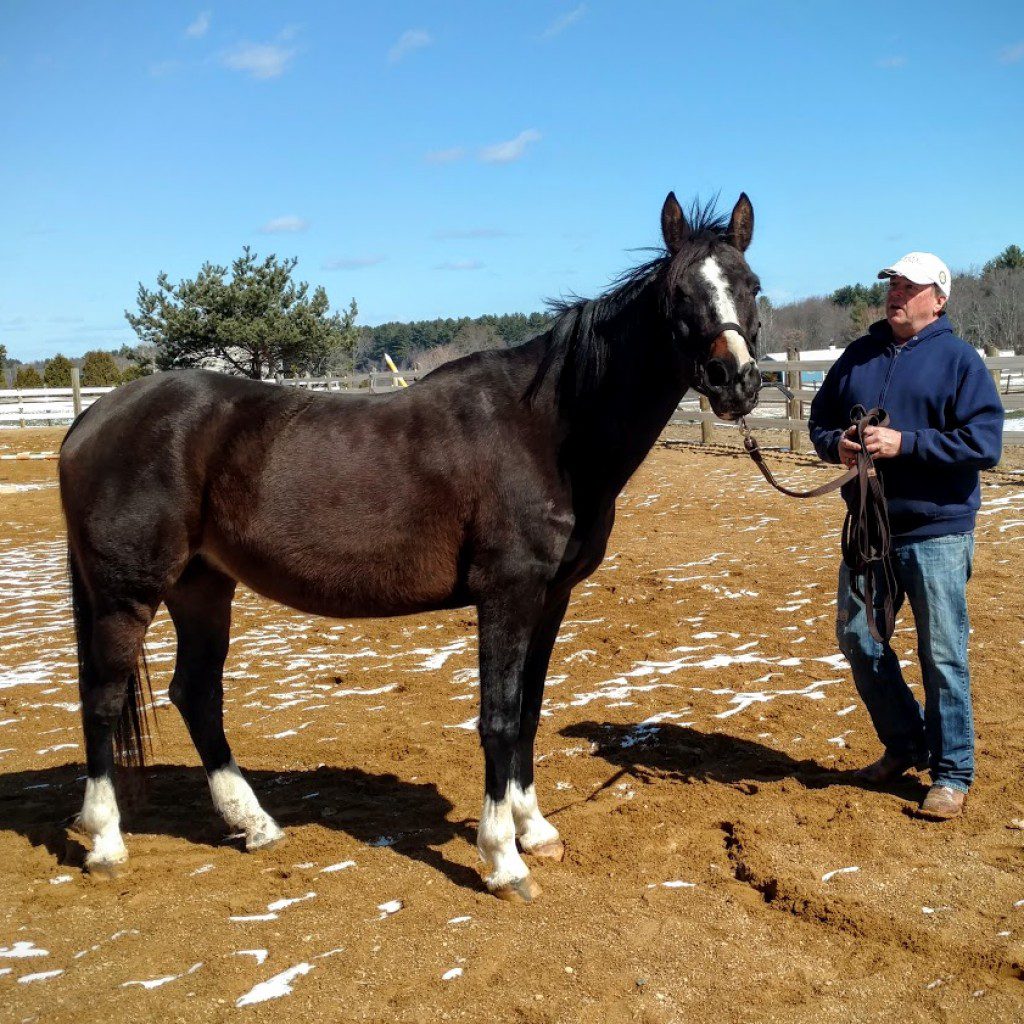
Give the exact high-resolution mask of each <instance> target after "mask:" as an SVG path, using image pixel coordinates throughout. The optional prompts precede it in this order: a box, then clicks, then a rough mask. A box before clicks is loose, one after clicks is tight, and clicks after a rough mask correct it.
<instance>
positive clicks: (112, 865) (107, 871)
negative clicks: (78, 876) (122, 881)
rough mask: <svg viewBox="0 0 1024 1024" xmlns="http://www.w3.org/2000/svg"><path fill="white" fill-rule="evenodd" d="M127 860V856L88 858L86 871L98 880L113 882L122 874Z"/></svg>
mask: <svg viewBox="0 0 1024 1024" xmlns="http://www.w3.org/2000/svg"><path fill="white" fill-rule="evenodd" d="M127 862H128V861H127V858H125V859H124V860H100V859H99V858H97V859H96V860H90V859H88V858H86V861H85V865H84V866H85V873H86V874H87V875H88V876H89V877H90V878H95V879H96V881H97V882H112V881H113V880H114V879H115V878H119V877H120V876H121V874H122V873H123V872H124V868H125V865H126V864H127Z"/></svg>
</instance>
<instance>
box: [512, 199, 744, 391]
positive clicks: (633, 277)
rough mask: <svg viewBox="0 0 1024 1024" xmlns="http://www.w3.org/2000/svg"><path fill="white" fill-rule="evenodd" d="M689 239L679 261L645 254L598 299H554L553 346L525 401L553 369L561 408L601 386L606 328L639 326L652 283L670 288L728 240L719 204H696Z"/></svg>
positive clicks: (663, 253) (660, 250)
mask: <svg viewBox="0 0 1024 1024" xmlns="http://www.w3.org/2000/svg"><path fill="white" fill-rule="evenodd" d="M716 198H717V197H716ZM686 220H687V223H688V224H689V226H690V235H689V238H688V239H687V241H686V244H685V245H684V246H683V248H682V249H680V250H679V252H678V253H676V254H675V255H674V256H673V255H672V253H670V252H669V251H668V250H667V249H665V248H664V247H663V246H658V247H653V248H650V249H646V250H641V251H645V252H653V253H654V255H653V256H652V257H651V258H650V259H648V260H645V261H644V262H643V263H640V264H638V265H637V266H634V267H630V268H629V269H628V270H626V271H624V272H623V273H622V274H620V275H619V276H618V277H617V278H616V279H615V280H614V281H613V282H612V284H611V287H610V288H609V289H608V290H607V291H606V292H604V293H603V294H601V295H599V296H598V297H597V298H596V299H586V298H581V297H580V296H578V295H570V296H568V297H567V298H561V299H549V300H548V302H547V306H548V309H549V310H550V312H551V313H552V314H553V315H554V317H555V320H554V322H553V323H552V325H551V327H550V328H549V329H548V335H549V345H548V349H547V351H546V352H545V353H544V358H543V359H542V360H541V363H540V366H538V368H537V372H536V374H535V375H534V377H533V380H532V381H531V382H530V386H529V388H528V389H527V392H526V397H527V399H528V400H532V399H533V398H534V397H535V396H536V394H537V392H538V391H539V390H540V388H541V385H542V384H543V383H544V380H545V379H546V377H547V375H548V373H549V372H550V371H551V368H552V367H553V366H555V365H558V366H559V367H560V369H559V371H558V379H557V381H556V383H555V392H556V397H557V399H558V403H559V405H566V404H569V405H572V404H575V403H576V402H577V401H579V400H580V399H581V398H584V397H585V396H586V395H588V394H592V393H593V391H594V390H595V389H596V388H597V386H598V385H599V384H600V382H601V379H602V378H603V376H604V373H605V369H606V367H607V363H608V355H609V352H610V343H609V339H608V337H607V335H606V334H605V332H603V331H602V330H600V327H601V325H603V324H607V323H608V322H610V321H612V320H624V322H625V323H627V324H628V323H629V322H630V320H632V321H633V322H634V323H635V324H637V325H639V324H640V319H641V316H642V315H643V312H642V311H643V309H644V307H642V306H640V305H639V304H636V302H635V300H636V299H637V297H638V296H639V295H640V293H641V292H643V291H644V289H645V288H647V287H648V286H649V285H650V284H651V283H652V282H653V281H655V280H656V279H657V278H658V277H660V276H662V275H664V276H665V280H666V284H667V285H669V286H670V287H671V285H672V283H673V282H674V281H675V279H676V278H678V277H679V276H681V275H682V274H683V273H684V272H685V271H686V270H687V269H688V268H689V267H690V266H692V265H693V263H694V262H696V261H697V260H699V259H701V258H703V256H704V255H705V254H706V253H707V251H708V250H709V249H710V248H711V245H712V244H713V243H714V242H719V241H722V240H723V239H726V238H727V237H728V222H727V220H726V218H725V216H724V215H722V214H720V213H718V211H717V210H716V208H715V199H711V200H709V201H708V202H705V203H701V202H700V200H699V199H695V200H694V201H693V202H692V203H691V205H690V209H689V211H688V213H687V216H686Z"/></svg>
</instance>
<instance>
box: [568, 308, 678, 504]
mask: <svg viewBox="0 0 1024 1024" xmlns="http://www.w3.org/2000/svg"><path fill="white" fill-rule="evenodd" d="M637 301H638V302H639V301H645V302H648V303H650V309H649V310H648V311H647V315H642V316H637V315H633V316H630V317H629V318H628V320H627V319H624V320H623V324H622V327H621V328H618V326H617V325H616V324H614V323H610V324H607V325H603V327H602V329H604V330H606V331H607V332H608V334H609V336H613V337H614V341H613V342H611V343H610V345H609V358H608V362H607V366H606V368H605V372H604V373H603V375H602V379H601V382H600V384H599V386H598V387H597V388H596V389H595V391H594V393H593V395H591V396H588V397H586V398H584V399H583V401H582V402H581V405H580V410H579V415H578V416H577V417H574V422H573V423H572V424H571V425H570V428H569V450H570V453H571V458H570V467H571V468H570V472H571V473H572V475H573V476H574V477H575V480H574V484H575V485H576V486H577V487H578V486H584V487H585V488H586V490H587V491H588V492H589V493H591V494H593V495H594V496H595V498H597V497H598V496H601V498H603V499H604V500H605V501H614V499H615V497H616V496H617V495H618V494H619V492H620V491H621V490H622V488H623V487H624V486H625V485H626V481H628V480H629V478H630V477H631V476H632V475H633V473H634V472H635V471H636V469H637V467H638V466H639V465H640V463H642V462H643V460H644V459H645V458H646V456H647V454H648V452H650V450H651V448H653V447H654V444H655V442H656V441H657V440H658V437H659V435H660V434H661V432H662V430H664V428H665V426H666V424H667V423H668V421H669V420H670V419H671V417H672V413H673V412H674V411H675V409H676V407H677V406H678V404H679V401H680V399H681V398H682V397H683V395H684V394H685V392H686V389H687V387H689V384H690V381H689V377H688V374H687V368H686V364H685V362H684V361H683V359H682V358H681V356H680V355H679V353H678V352H677V350H676V347H675V345H674V344H673V342H672V340H671V337H670V334H669V329H668V325H667V324H666V323H665V321H664V318H663V317H662V316H659V315H658V314H657V311H656V309H655V308H654V301H655V300H654V294H653V289H650V290H648V293H647V294H645V295H643V296H641V297H640V298H638V300H637Z"/></svg>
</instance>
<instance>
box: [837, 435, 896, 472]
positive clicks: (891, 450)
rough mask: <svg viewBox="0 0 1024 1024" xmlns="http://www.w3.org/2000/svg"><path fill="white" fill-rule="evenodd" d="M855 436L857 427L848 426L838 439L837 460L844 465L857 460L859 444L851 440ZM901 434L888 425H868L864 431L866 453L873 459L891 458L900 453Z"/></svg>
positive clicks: (854, 462) (850, 464) (851, 464)
mask: <svg viewBox="0 0 1024 1024" xmlns="http://www.w3.org/2000/svg"><path fill="white" fill-rule="evenodd" d="M856 436H857V428H856V427H849V428H847V431H846V433H845V434H844V435H843V437H842V438H841V439H840V441H839V461H840V462H842V464H843V465H844V466H853V465H855V464H856V462H857V452H859V451H860V445H859V444H858V443H857V442H856V441H855V440H853V438H855V437H856ZM902 443H903V435H902V434H901V433H900V432H899V431H898V430H890V428H889V427H868V428H867V430H865V431H864V446H865V448H867V450H868V454H869V455H870V456H871V457H872V458H875V459H891V458H894V457H895V456H897V455H899V453H900V446H901V445H902Z"/></svg>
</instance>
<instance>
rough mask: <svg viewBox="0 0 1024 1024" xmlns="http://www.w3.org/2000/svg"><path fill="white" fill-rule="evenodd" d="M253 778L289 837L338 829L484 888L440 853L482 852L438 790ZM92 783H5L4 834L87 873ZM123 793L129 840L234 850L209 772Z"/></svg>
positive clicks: (0, 794) (312, 775)
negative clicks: (152, 838)
mask: <svg viewBox="0 0 1024 1024" xmlns="http://www.w3.org/2000/svg"><path fill="white" fill-rule="evenodd" d="M245 777H246V779H247V780H248V781H249V784H250V785H251V786H252V788H253V790H254V791H255V793H256V795H257V797H258V798H259V800H260V803H261V804H262V805H263V807H264V808H265V809H266V810H267V812H268V813H269V814H271V815H273V817H274V818H275V819H276V820H277V822H278V823H279V824H280V825H281V826H282V827H284V828H285V829H287V828H288V827H289V826H292V827H294V826H301V825H310V824H318V825H321V826H323V827H325V828H331V829H336V830H337V831H339V832H344V833H346V834H348V835H349V836H351V837H352V838H353V839H355V840H357V841H358V842H360V843H363V844H365V845H366V846H377V847H380V846H387V847H389V848H391V849H392V850H394V851H395V852H396V853H398V854H400V855H402V856H405V857H409V858H410V859H412V860H417V861H420V862H422V863H424V864H426V865H428V866H429V867H431V868H433V869H434V870H436V871H438V872H440V873H441V874H443V875H445V876H446V877H447V878H448V879H450V880H451V881H452V882H454V883H455V884H457V885H460V886H463V887H466V888H470V889H481V888H482V882H481V878H480V875H479V874H478V873H477V872H476V871H474V870H473V869H472V868H470V867H467V866H465V865H463V864H457V863H454V862H452V861H450V860H448V859H447V858H446V857H445V856H444V854H443V853H442V851H441V849H440V847H443V846H444V845H445V844H446V843H448V842H449V841H450V840H452V839H462V840H465V841H466V842H468V843H469V844H470V846H472V845H473V844H474V843H475V838H476V835H475V829H474V828H473V827H471V824H470V822H469V821H466V820H454V819H452V818H451V817H450V815H451V812H452V811H453V810H454V805H453V804H452V802H451V801H450V800H449V799H448V798H447V797H445V796H443V795H442V794H441V792H440V791H439V790H438V788H437V786H436V785H434V784H433V783H427V782H410V781H408V780H406V779H401V778H399V777H398V776H397V775H392V774H389V773H381V774H375V773H373V772H367V771H363V770H362V769H359V768H354V767H346V768H336V767H330V766H326V765H321V766H319V767H317V768H315V769H313V770H306V771H302V770H297V771H261V770H259V769H247V770H246V771H245ZM84 780H85V766H84V765H81V764H69V765H61V766H59V767H56V768H42V769H38V770H29V771H22V772H12V773H10V774H6V775H0V829H5V830H10V831H14V832H17V833H19V834H21V835H23V836H25V837H26V838H27V839H28V840H29V842H31V843H32V844H33V845H34V846H42V847H45V848H46V849H47V850H48V851H49V852H50V853H51V854H52V855H53V856H54V857H55V858H56V859H57V860H58V862H59V863H61V864H62V865H68V866H73V867H80V866H81V864H82V863H83V859H84V855H85V848H84V847H83V846H82V845H81V843H79V842H78V841H77V839H75V838H74V836H73V835H72V834H70V833H69V826H70V825H71V824H72V822H73V820H74V817H75V815H76V814H77V812H78V810H79V809H80V807H81V800H82V795H83V792H84ZM117 789H118V804H119V806H120V809H121V819H122V820H121V825H122V828H123V829H125V830H126V831H128V832H133V833H147V834H152V835H163V836H169V837H173V838H177V839H184V840H187V841H188V842H190V843H193V844H195V845H205V846H211V847H215V846H220V845H222V844H223V843H224V842H225V841H226V838H225V837H226V832H225V828H226V826H225V825H224V823H223V821H222V820H221V819H220V817H219V815H218V814H217V812H216V811H215V810H214V808H213V802H212V800H211V799H210V795H209V787H208V786H207V782H206V773H205V772H204V771H203V769H202V768H200V767H190V766H186V765H160V764H157V765H150V766H149V767H147V768H146V769H145V770H144V771H143V772H141V773H140V772H138V771H132V770H126V771H121V772H119V773H118V785H117ZM474 824H475V822H474ZM227 841H232V842H235V843H236V844H237V845H239V846H240V845H241V841H240V840H237V839H231V840H227ZM292 842H297V841H296V840H292ZM130 846H131V844H130V842H129V849H130Z"/></svg>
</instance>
